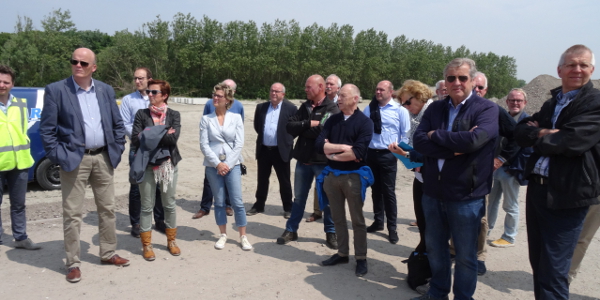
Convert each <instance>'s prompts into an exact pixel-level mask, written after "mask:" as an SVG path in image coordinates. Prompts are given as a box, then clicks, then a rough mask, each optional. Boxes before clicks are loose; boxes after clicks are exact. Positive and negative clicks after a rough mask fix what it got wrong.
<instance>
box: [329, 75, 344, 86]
mask: <svg viewBox="0 0 600 300" xmlns="http://www.w3.org/2000/svg"><path fill="white" fill-rule="evenodd" d="M330 77H335V78H337V86H338V87H339V88H342V80H341V79H340V77H339V76H337V75H335V74H331V75H329V76H327V79H329V78H330ZM327 79H325V80H327Z"/></svg>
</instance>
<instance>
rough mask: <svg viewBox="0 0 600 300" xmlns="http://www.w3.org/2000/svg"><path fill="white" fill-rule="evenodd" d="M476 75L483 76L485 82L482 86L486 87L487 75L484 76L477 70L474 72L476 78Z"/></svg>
mask: <svg viewBox="0 0 600 300" xmlns="http://www.w3.org/2000/svg"><path fill="white" fill-rule="evenodd" d="M477 76H481V77H483V80H484V81H485V83H484V84H483V88H484V89H485V88H487V77H486V76H485V74H483V73H482V72H477V73H475V78H477Z"/></svg>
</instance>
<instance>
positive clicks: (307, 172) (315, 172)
mask: <svg viewBox="0 0 600 300" xmlns="http://www.w3.org/2000/svg"><path fill="white" fill-rule="evenodd" d="M323 169H325V165H306V164H303V163H301V162H297V163H296V171H295V173H296V174H295V175H294V203H293V204H292V216H291V217H290V219H289V220H288V221H287V223H286V224H285V230H287V231H290V232H297V231H298V227H299V226H300V222H301V221H302V218H303V217H304V209H305V208H306V199H307V198H308V192H310V187H311V185H312V184H313V182H315V177H316V176H319V175H320V174H321V172H323ZM323 224H324V225H325V228H324V231H325V232H331V233H335V227H334V225H333V219H331V210H330V209H329V206H328V207H325V209H323Z"/></svg>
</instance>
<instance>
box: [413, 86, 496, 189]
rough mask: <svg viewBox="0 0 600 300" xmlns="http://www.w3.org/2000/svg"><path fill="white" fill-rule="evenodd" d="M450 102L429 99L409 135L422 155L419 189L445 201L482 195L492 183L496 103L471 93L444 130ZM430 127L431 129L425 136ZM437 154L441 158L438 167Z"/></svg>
mask: <svg viewBox="0 0 600 300" xmlns="http://www.w3.org/2000/svg"><path fill="white" fill-rule="evenodd" d="M447 99H450V98H449V97H448V98H447ZM450 105H451V104H450V103H449V101H446V100H442V101H434V102H433V103H431V105H429V107H428V108H427V110H426V111H425V114H424V115H423V118H422V119H421V123H420V124H419V127H418V128H417V130H416V131H415V133H414V135H413V144H414V148H415V150H416V151H418V152H420V153H421V154H423V156H424V159H423V160H424V161H423V167H422V168H421V172H422V173H423V191H424V193H425V194H426V195H428V196H430V197H433V198H436V199H440V200H445V201H465V200H474V199H480V198H483V197H484V196H485V195H487V194H489V193H490V190H491V187H492V173H493V170H494V145H495V142H496V138H497V137H498V105H496V104H495V103H493V102H491V101H489V100H487V99H484V98H481V97H479V96H477V95H475V94H474V93H473V94H472V95H471V98H469V100H467V101H466V102H465V104H464V105H463V106H462V107H461V109H460V111H459V112H458V115H457V116H456V119H455V120H454V123H453V124H452V127H451V128H452V130H451V131H447V128H448V117H449V116H448V112H449V108H450ZM474 126H477V128H475V129H474V130H473V131H472V132H471V131H469V130H470V129H471V128H473V127H474ZM431 130H435V132H434V133H433V135H432V136H431V139H429V137H427V133H428V132H429V131H431ZM455 153H462V154H461V155H455ZM440 158H443V159H445V163H444V166H443V168H442V170H441V171H439V169H438V159H440Z"/></svg>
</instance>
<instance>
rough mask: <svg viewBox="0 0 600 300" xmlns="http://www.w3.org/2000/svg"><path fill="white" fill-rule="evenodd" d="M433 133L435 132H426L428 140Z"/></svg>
mask: <svg viewBox="0 0 600 300" xmlns="http://www.w3.org/2000/svg"><path fill="white" fill-rule="evenodd" d="M434 132H435V130H432V131H430V132H428V133H427V137H428V138H429V139H431V135H432V134H433V133H434Z"/></svg>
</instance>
